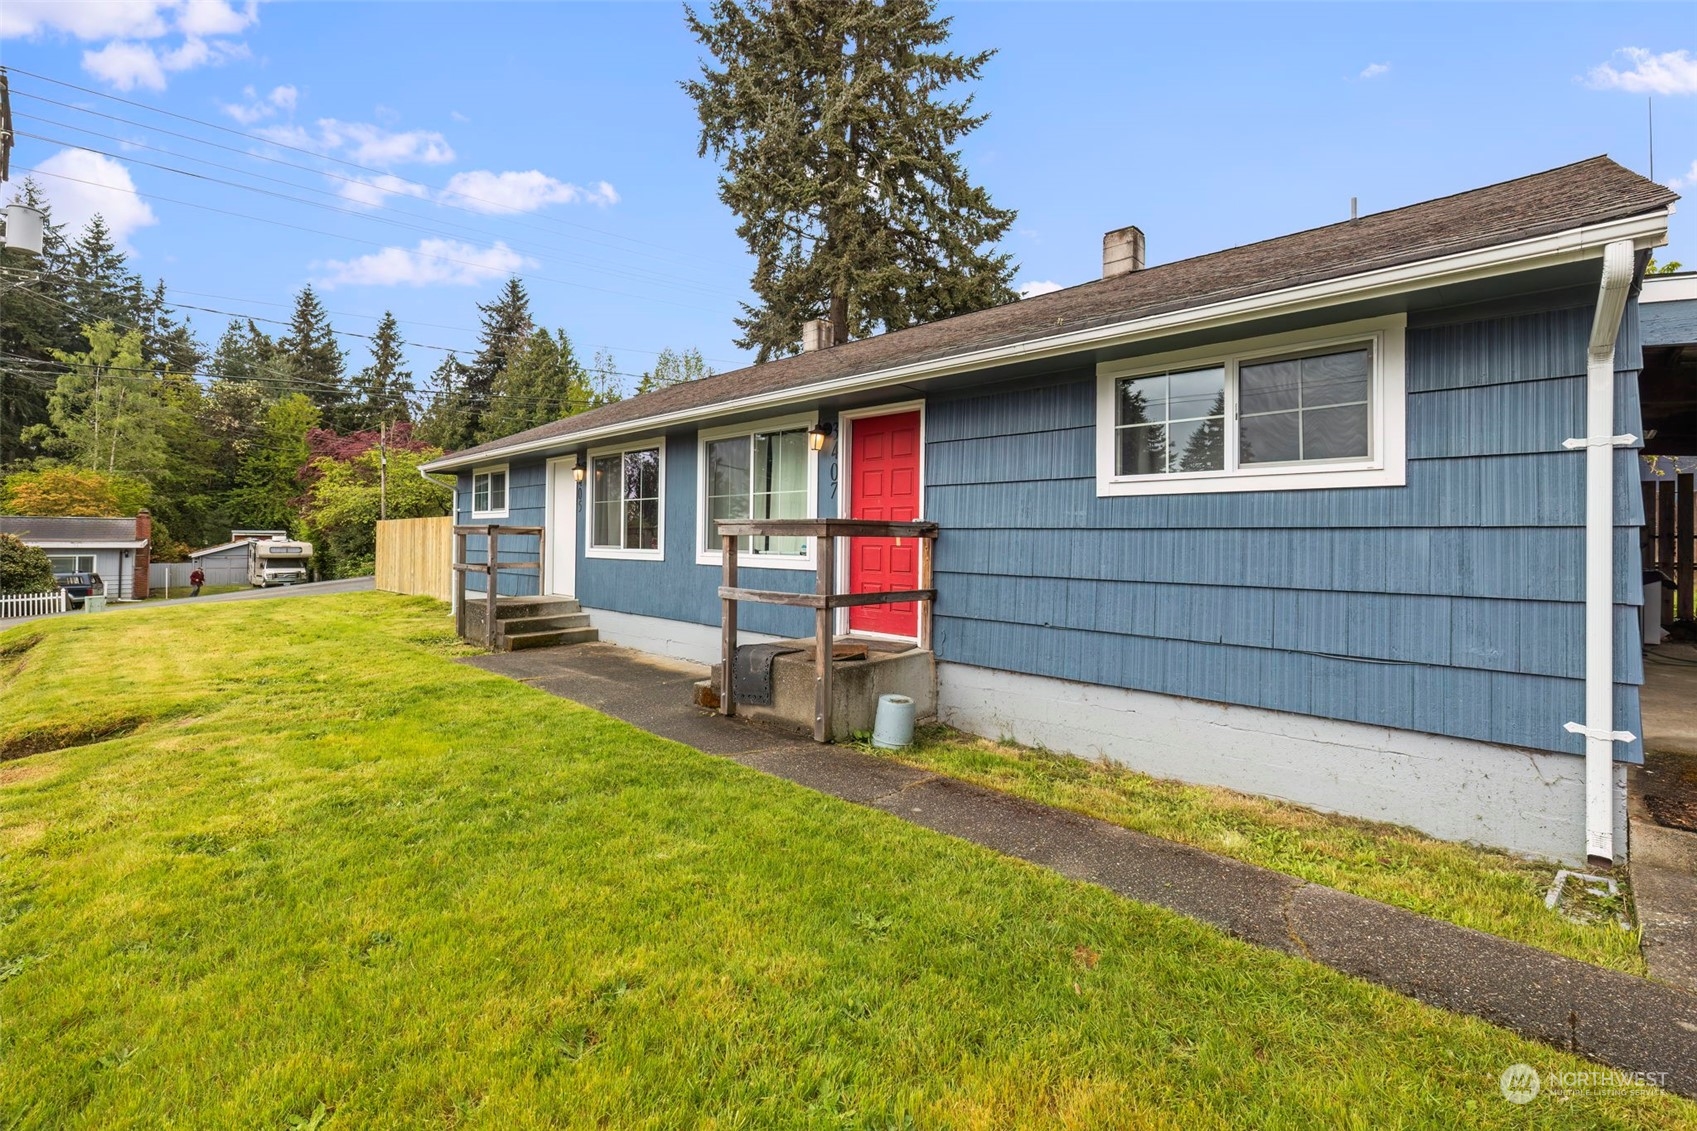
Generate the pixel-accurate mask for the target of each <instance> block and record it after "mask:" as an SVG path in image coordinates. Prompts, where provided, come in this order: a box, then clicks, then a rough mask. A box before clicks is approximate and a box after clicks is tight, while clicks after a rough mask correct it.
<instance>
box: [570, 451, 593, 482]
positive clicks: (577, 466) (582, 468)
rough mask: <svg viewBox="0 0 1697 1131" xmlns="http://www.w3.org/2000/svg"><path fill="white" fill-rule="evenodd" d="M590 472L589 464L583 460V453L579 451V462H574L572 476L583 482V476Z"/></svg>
mask: <svg viewBox="0 0 1697 1131" xmlns="http://www.w3.org/2000/svg"><path fill="white" fill-rule="evenodd" d="M588 474H589V465H588V464H586V463H584V462H583V453H582V452H579V453H578V454H577V462H576V463H574V464H572V478H573V479H574V480H576V481H577V482H579V483H582V482H583V477H584V476H585V475H588Z"/></svg>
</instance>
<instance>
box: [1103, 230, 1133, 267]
mask: <svg viewBox="0 0 1697 1131" xmlns="http://www.w3.org/2000/svg"><path fill="white" fill-rule="evenodd" d="M1141 270H1143V229H1142V228H1139V227H1136V226H1133V227H1130V228H1116V229H1115V230H1114V231H1111V232H1109V233H1107V234H1106V235H1104V236H1103V237H1102V278H1104V279H1111V278H1113V277H1114V276H1115V275H1128V274H1130V273H1131V272H1133V271H1141Z"/></svg>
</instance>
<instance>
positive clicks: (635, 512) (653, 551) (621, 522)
mask: <svg viewBox="0 0 1697 1131" xmlns="http://www.w3.org/2000/svg"><path fill="white" fill-rule="evenodd" d="M665 466H666V465H665V455H664V445H662V444H661V442H660V441H658V440H655V441H651V442H647V443H641V444H635V445H632V446H630V447H626V448H621V449H618V450H613V451H602V452H592V453H590V457H589V516H590V522H589V547H588V549H587V550H586V551H585V552H586V553H587V554H588V555H589V556H591V557H606V558H618V557H628V558H660V557H662V556H663V550H662V547H663V544H664V539H663V534H662V529H661V522H662V518H663V515H664V508H663V506H662V500H661V484H662V483H663V482H664V480H665V474H664V473H665Z"/></svg>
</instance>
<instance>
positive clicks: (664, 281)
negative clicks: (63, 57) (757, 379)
mask: <svg viewBox="0 0 1697 1131" xmlns="http://www.w3.org/2000/svg"><path fill="white" fill-rule="evenodd" d="M73 128H74V127H73ZM18 136H19V137H27V138H33V139H35V140H36V141H43V142H46V143H47V144H49V145H62V146H65V147H67V148H70V149H79V150H82V151H83V152H85V153H95V154H99V155H100V156H102V157H111V158H114V159H119V160H124V161H128V162H130V163H131V164H133V165H144V166H146V167H147V168H149V169H158V170H160V171H161V172H166V173H173V174H176V175H177V176H181V177H191V178H193V179H195V180H198V181H205V182H207V183H208V184H215V185H224V186H226V187H228V188H234V189H241V190H243V191H245V192H253V193H258V194H260V195H262V196H268V197H273V198H275V199H278V200H286V201H289V202H291V203H294V204H304V205H306V206H307V207H309V208H322V209H324V210H325V211H327V212H335V213H339V214H340V215H343V216H352V217H353V218H355V219H356V220H369V221H372V222H373V223H378V224H389V225H391V226H393V227H397V228H404V229H406V230H408V231H414V232H422V233H424V234H425V235H427V236H434V235H440V234H442V231H443V229H444V228H457V229H459V230H460V231H462V232H466V233H469V234H472V235H476V236H480V237H483V238H487V239H494V240H496V241H497V242H501V243H504V242H505V241H504V240H501V239H500V238H499V237H498V236H495V235H494V234H493V233H491V232H485V231H482V230H481V229H477V228H471V227H468V226H466V225H463V224H441V223H409V222H407V221H405V220H398V219H395V218H393V217H389V216H380V215H377V214H375V213H373V212H368V211H363V210H361V209H358V208H345V207H342V206H341V205H336V204H328V203H325V202H324V201H321V200H308V199H306V198H305V197H300V196H291V195H290V194H288V193H283V192H278V191H277V190H275V189H267V188H261V187H259V186H257V185H245V184H242V183H241V182H239V181H230V180H225V179H224V178H222V177H213V176H208V175H207V174H205V173H197V172H194V171H193V170H190V169H179V168H176V167H175V166H172V165H163V164H160V163H159V162H157V161H148V160H145V159H143V158H140V157H135V156H132V155H129V154H121V153H113V152H111V151H110V150H105V149H95V148H94V147H92V146H88V145H83V144H81V143H79V142H74V141H66V140H65V139H63V138H55V137H48V136H47V135H45V134H38V133H31V132H29V131H27V130H19V131H18ZM146 148H150V149H151V148H153V147H151V146H149V147H146ZM172 156H178V157H181V158H183V159H184V160H189V161H198V160H200V159H199V158H196V157H188V156H186V155H182V154H173V155H172ZM203 163H204V164H207V165H212V166H213V167H214V168H219V169H225V170H228V171H230V172H234V173H237V174H239V175H241V176H248V177H259V178H260V179H262V180H268V181H276V182H277V183H278V184H283V185H287V186H289V187H290V188H296V189H300V190H302V191H304V192H317V193H324V194H326V195H331V196H334V195H336V194H335V193H331V192H329V191H328V190H325V189H315V188H312V187H310V186H307V185H298V184H295V183H294V182H293V181H284V180H281V179H279V178H276V177H266V176H264V175H263V174H259V173H250V172H246V171H244V170H241V169H233V168H231V167H230V166H227V165H219V164H217V163H215V162H211V161H207V162H203ZM48 175H49V176H52V175H53V174H51V173H50V174H48ZM403 215H411V213H403ZM513 250H515V251H523V250H535V251H546V252H548V253H550V254H552V255H557V256H561V257H564V258H567V259H577V260H578V261H579V262H580V263H581V264H583V265H584V266H588V267H592V268H594V269H595V270H597V271H602V272H608V273H611V274H614V275H621V276H624V277H625V278H628V279H630V280H632V281H633V282H639V283H648V284H650V285H653V286H661V287H671V288H674V289H676V290H683V291H692V292H695V293H699V294H707V295H714V296H717V295H718V294H720V293H721V292H720V290H718V289H716V288H713V287H709V286H706V285H704V284H697V283H689V282H684V281H679V280H677V279H676V278H675V277H673V276H666V275H659V274H655V273H652V272H646V271H641V270H631V269H627V268H623V267H610V266H607V265H605V264H603V263H601V262H599V261H597V260H593V259H587V258H584V257H582V256H579V255H578V254H577V253H576V252H569V251H563V250H561V249H559V248H552V247H543V246H536V247H532V248H514V249H513Z"/></svg>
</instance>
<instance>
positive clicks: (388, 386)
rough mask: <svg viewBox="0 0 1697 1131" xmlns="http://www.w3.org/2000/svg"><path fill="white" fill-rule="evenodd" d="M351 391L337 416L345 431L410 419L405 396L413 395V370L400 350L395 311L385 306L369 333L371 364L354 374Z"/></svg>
mask: <svg viewBox="0 0 1697 1131" xmlns="http://www.w3.org/2000/svg"><path fill="white" fill-rule="evenodd" d="M349 384H350V389H349V392H350V393H351V394H352V395H351V397H350V399H349V401H348V403H347V405H346V406H344V410H343V411H342V412H341V413H340V414H339V415H338V417H337V427H338V428H339V429H340V430H341V431H342V432H344V433H348V432H364V431H369V430H371V429H373V428H376V427H377V426H378V425H379V424H394V423H395V422H397V421H401V420H409V419H411V408H410V406H409V404H408V398H409V397H411V396H412V395H413V383H412V370H410V369H408V368H406V358H405V357H404V356H403V355H402V354H401V328H400V325H399V324H398V323H397V322H396V321H395V312H394V311H392V310H385V311H384V312H383V318H382V320H381V321H379V322H378V323H377V332H376V333H375V334H373V335H372V336H371V364H370V365H367V366H366V367H365V368H364V369H361V370H360V371H359V372H358V373H357V374H355V375H354V378H353V380H352V381H351V382H350V383H349Z"/></svg>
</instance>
